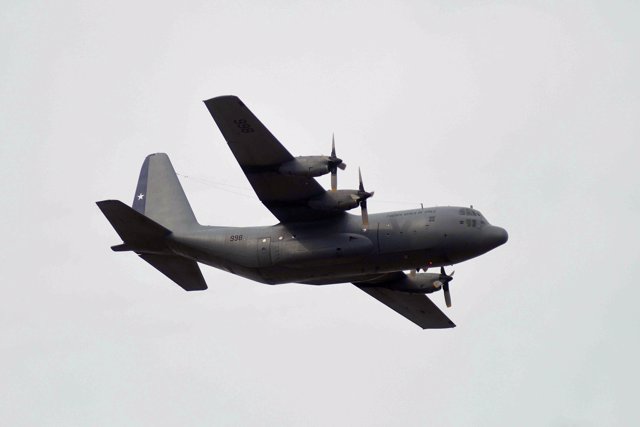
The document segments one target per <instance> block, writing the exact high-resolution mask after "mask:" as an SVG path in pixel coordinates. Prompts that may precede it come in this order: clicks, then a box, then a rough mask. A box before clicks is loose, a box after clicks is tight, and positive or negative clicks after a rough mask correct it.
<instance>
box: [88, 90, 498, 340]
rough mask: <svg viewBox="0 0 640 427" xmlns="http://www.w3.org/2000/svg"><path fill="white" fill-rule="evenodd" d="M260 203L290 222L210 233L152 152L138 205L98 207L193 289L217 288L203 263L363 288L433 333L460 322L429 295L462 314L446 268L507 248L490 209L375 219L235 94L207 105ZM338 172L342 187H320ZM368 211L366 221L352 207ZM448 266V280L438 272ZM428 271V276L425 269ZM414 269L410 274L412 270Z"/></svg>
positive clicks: (262, 278)
mask: <svg viewBox="0 0 640 427" xmlns="http://www.w3.org/2000/svg"><path fill="white" fill-rule="evenodd" d="M204 103H205V105H206V107H207V108H208V109H209V112H210V113H211V116H213V119H214V120H215V122H216V124H217V125H218V127H219V128H220V131H221V132H222V135H223V136H224V138H225V139H226V140H227V143H228V145H229V148H231V151H232V152H233V155H234V156H235V158H236V160H237V161H238V163H239V164H240V167H241V168H242V170H243V172H244V173H245V175H246V176H247V179H248V180H249V183H250V184H251V186H252V187H253V189H254V190H255V192H256V194H257V195H258V198H259V199H260V201H261V202H262V203H263V204H264V205H265V206H266V207H267V209H269V210H270V211H271V213H273V215H274V216H275V217H276V218H277V219H278V220H279V221H280V222H279V223H278V224H276V225H273V226H270V227H215V226H203V225H200V224H199V223H198V222H197V220H196V217H195V216H194V214H193V211H192V210H191V207H190V206H189V202H188V201H187V197H186V195H185V193H184V191H183V189H182V186H181V185H180V182H179V180H178V178H177V176H176V173H175V171H174V169H173V166H172V165H171V162H170V161H169V157H168V156H167V155H166V154H163V153H157V154H151V155H149V156H147V158H146V159H145V161H144V163H143V164H142V169H141V171H140V178H139V180H138V186H137V187H136V193H135V197H134V199H133V206H132V207H129V206H127V205H125V204H124V203H122V202H120V201H118V200H104V201H100V202H97V204H98V207H99V208H100V209H101V210H102V212H103V214H104V215H105V216H106V217H107V219H108V220H109V222H110V223H111V225H112V226H113V227H114V228H115V230H116V232H117V233H118V235H119V236H120V238H121V239H122V240H123V242H124V243H122V244H119V245H116V246H113V247H112V249H113V250H114V251H116V252H119V251H133V252H135V253H136V254H138V255H139V256H140V258H142V259H143V260H145V261H146V262H148V263H149V264H151V265H152V266H153V267H155V268H156V269H157V270H159V271H160V272H161V273H163V274H164V275H166V276H167V277H168V278H169V279H171V280H173V281H174V282H175V283H177V284H178V285H179V286H181V287H182V288H183V289H185V290H187V291H196V290H204V289H207V284H206V283H205V280H204V278H203V276H202V273H201V271H200V268H199V266H198V263H203V264H207V265H210V266H212V267H216V268H220V269H222V270H226V271H228V272H229V273H232V274H237V275H239V276H242V277H245V278H248V279H251V280H255V281H258V282H261V283H266V284H271V285H274V284H280V283H289V282H297V283H303V284H309V285H328V284H334V283H348V282H351V283H353V284H354V285H355V286H356V287H358V288H359V289H361V290H363V291H364V292H366V293H367V294H369V295H371V296H372V297H374V298H375V299H377V300H378V301H380V302H382V303H383V304H386V305H387V306H389V307H390V308H392V309H393V310H395V311H396V312H398V313H399V314H401V315H402V316H404V317H406V318H407V319H409V320H411V321H412V322H414V323H415V324H417V325H418V326H420V327H422V328H423V329H428V328H429V329H430V328H451V327H454V326H455V325H454V324H453V322H452V321H451V320H449V318H448V317H447V316H446V315H445V314H444V313H443V312H442V311H441V310H440V309H439V308H438V307H437V306H436V305H435V304H434V303H433V302H432V301H431V300H430V299H429V298H428V297H427V296H426V294H429V293H432V292H435V291H439V290H440V289H442V291H443V294H444V297H445V302H446V305H447V306H451V298H450V293H449V282H450V281H451V280H452V278H453V277H452V276H453V273H451V274H447V273H446V272H445V270H444V266H446V265H452V264H455V263H460V262H462V261H466V260H468V259H471V258H474V257H477V256H479V255H482V254H484V253H486V252H488V251H490V250H492V249H494V248H496V247H498V246H500V245H502V244H503V243H505V242H506V241H507V238H508V236H507V232H506V231H505V230H504V229H502V228H500V227H496V226H493V225H491V224H490V223H489V221H488V220H487V219H486V218H485V217H484V215H482V214H481V213H480V212H479V211H477V210H476V209H473V208H466V207H430V208H420V209H412V210H405V211H396V212H385V213H377V214H372V215H370V216H369V214H368V212H367V199H369V198H370V197H371V196H373V192H367V191H365V189H364V185H363V183H362V176H361V175H360V174H359V175H360V186H359V188H358V189H353V190H338V189H337V169H344V168H345V166H346V165H345V164H344V163H343V162H342V160H341V159H340V158H338V157H336V153H335V144H334V145H333V148H332V152H331V155H330V156H303V157H293V156H292V155H291V154H290V153H289V152H288V151H287V150H286V149H285V148H284V147H283V146H282V144H280V142H279V141H278V140H277V139H276V138H275V137H274V136H273V135H272V134H271V132H269V130H267V128H266V127H265V126H264V125H263V124H262V123H261V122H260V121H259V120H258V119H257V118H256V116H254V115H253V113H252V112H251V111H249V109H248V108H247V107H246V106H245V104H244V103H243V102H242V101H241V100H240V99H239V98H237V97H235V96H221V97H217V98H212V99H209V100H208V101H205V102H204ZM329 173H330V174H331V189H330V190H325V189H324V188H322V187H321V186H320V184H319V183H318V182H317V181H316V180H315V179H314V177H316V176H321V175H325V174H329ZM358 206H359V207H360V209H361V215H360V216H357V215H352V214H349V213H347V212H346V211H348V210H350V209H353V208H355V207H358ZM432 267H433V268H436V267H440V271H439V272H436V273H428V272H427V269H429V268H432ZM421 270H422V271H423V272H420V271H421ZM405 271H408V272H409V273H408V274H407V273H405Z"/></svg>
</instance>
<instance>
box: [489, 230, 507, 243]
mask: <svg viewBox="0 0 640 427" xmlns="http://www.w3.org/2000/svg"><path fill="white" fill-rule="evenodd" d="M489 240H490V241H491V246H492V247H494V248H496V247H498V246H500V245H504V244H505V243H507V240H509V233H507V230H505V229H504V228H502V227H496V226H491V229H490V230H489Z"/></svg>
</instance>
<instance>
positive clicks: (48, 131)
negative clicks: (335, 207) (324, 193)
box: [0, 0, 640, 426]
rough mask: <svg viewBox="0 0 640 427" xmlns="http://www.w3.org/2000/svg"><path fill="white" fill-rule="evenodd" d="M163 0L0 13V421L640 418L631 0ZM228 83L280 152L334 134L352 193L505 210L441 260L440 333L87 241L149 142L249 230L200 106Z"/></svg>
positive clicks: (639, 133)
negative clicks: (171, 272) (153, 262)
mask: <svg viewBox="0 0 640 427" xmlns="http://www.w3.org/2000/svg"><path fill="white" fill-rule="evenodd" d="M183 3H184V5H180V6H178V5H177V4H173V5H168V3H166V2H165V3H162V2H152V1H147V2H130V1H110V2H83V1H57V2H45V1H6V2H4V3H3V5H2V7H1V9H0V54H1V58H2V59H0V139H1V141H0V142H1V144H0V159H2V167H1V168H0V179H1V181H2V183H3V185H2V189H3V191H2V198H1V199H0V208H1V209H2V215H1V216H0V232H1V235H2V238H3V244H2V249H0V251H1V257H0V271H1V272H2V273H1V276H0V277H1V278H2V296H1V297H0V316H1V322H0V359H1V361H2V363H1V364H0V384H1V385H0V422H1V423H2V424H3V425H17V426H19V425H25V426H26V425H65V426H67V425H104V426H113V425H136V426H137V425H153V426H158V425H380V426H383V425H407V426H422V425H437V426H467V425H492V426H493V425H529V426H539V425H553V426H573V425H580V426H585V425H592V426H600V425H616V426H619V425H637V424H638V423H640V416H639V415H638V409H637V385H638V382H639V381H640V374H639V371H638V368H637V363H638V360H640V339H639V327H640V315H639V314H638V309H637V305H638V303H637V301H638V300H639V299H640V290H639V288H638V286H639V282H640V274H639V272H640V271H639V270H640V269H639V266H638V258H639V257H638V243H637V242H638V239H639V238H640V225H639V224H640V221H638V220H637V217H638V214H639V212H640V193H639V191H638V182H639V181H640V180H639V178H640V172H639V171H638V159H639V158H640V149H639V148H638V140H639V137H640V125H639V123H640V121H639V120H638V113H639V112H640V83H639V80H638V76H639V75H640V56H639V52H640V30H639V29H638V28H639V27H638V23H639V22H640V3H638V2H631V1H629V2H622V1H595V2H594V1H574V2H571V1H553V2H531V1H521V2H504V1H482V2H479V1H462V2H452V1H415V2H410V1H403V2H399V1H397V2H393V4H391V3H392V2H379V1H361V2H357V1H353V2H339V1H335V2H334V1H330V2H311V1H306V2H289V1H271V2H257V1H256V2H248V1H237V0H234V1H228V2H226V1H225V2H221V1H200V2H183ZM226 94H235V95H238V96H240V97H241V98H242V99H243V100H244V101H245V103H246V104H247V105H248V106H249V108H251V109H252V110H253V111H254V113H255V114H256V115H257V116H258V117H259V118H260V119H261V120H262V121H263V122H264V123H265V124H266V125H267V127H269V128H270V129H271V131H272V132H273V133H274V134H275V135H276V136H277V137H278V138H279V139H280V140H281V141H282V142H283V143H284V144H285V145H286V146H287V147H288V148H289V150H290V151H291V152H292V153H294V154H295V155H304V154H320V153H328V151H329V149H330V143H331V134H332V132H335V134H336V142H337V147H338V154H339V155H340V156H341V157H342V158H343V159H345V161H346V162H347V163H348V164H349V168H348V169H347V170H346V171H345V172H344V173H342V175H341V182H340V183H341V185H342V186H355V185H356V183H357V167H358V166H360V167H362V171H363V176H364V180H365V183H366V186H367V189H371V190H375V192H376V195H375V197H374V198H373V199H372V200H371V201H370V203H369V209H370V211H372V212H380V211H387V210H397V209H408V208H412V207H415V206H419V204H420V203H424V204H425V206H433V205H468V204H473V205H474V207H476V208H479V209H480V210H481V211H482V212H483V213H484V214H485V215H486V216H487V217H488V219H489V220H490V221H491V222H492V223H494V224H497V225H500V226H503V227H505V228H506V229H507V230H508V231H509V236H510V240H509V242H508V243H507V244H506V245H505V246H502V247H500V248H498V249H496V250H494V251H493V252H491V253H489V254H487V255H485V256H482V257H480V258H477V259H475V260H472V261H469V262H466V263H463V264H460V265H456V266H455V269H456V280H455V282H454V283H453V285H452V296H453V303H454V306H453V308H451V309H448V310H446V312H447V314H448V315H449V316H450V317H451V318H452V319H453V320H454V321H455V322H456V323H457V324H458V327H457V328H455V329H453V330H444V331H421V330H420V329H419V328H417V327H416V326H415V325H413V324H411V323H410V322H408V321H407V320H406V319H404V318H402V317H401V316H398V315H397V314H395V313H394V312H392V311H391V310H389V309H388V308H387V307H385V306H383V305H381V304H379V303H377V302H376V301H374V300H373V299H372V298H370V297H369V296H367V295H366V294H364V293H362V292H360V291H358V290H357V289H355V288H354V287H353V286H351V285H335V286H326V287H305V286H303V285H281V286H274V287H269V286H265V285H260V284H257V283H252V282H249V281H247V280H245V279H242V278H238V277H235V276H232V275H230V274H228V273H225V272H222V271H217V270H214V269H212V268H209V267H203V271H204V275H205V278H206V279H207V282H208V283H209V287H210V289H209V290H208V291H206V292H203V293H186V292H183V291H182V290H181V289H180V288H178V287H177V286H175V285H173V284H172V283H171V282H170V281H169V280H168V279H166V278H165V277H164V276H162V275H161V274H160V273H158V272H157V271H155V270H154V269H153V268H151V267H150V266H148V265H147V264H145V263H143V262H141V261H140V260H138V259H137V257H136V256H134V255H132V254H116V253H112V252H111V251H110V250H109V246H110V245H113V244H117V243H119V242H120V241H119V239H118V237H117V235H116V233H115V232H114V231H113V229H112V228H111V226H110V225H109V224H108V222H107V221H106V220H105V218H104V217H103V216H102V215H101V213H100V211H99V210H98V209H97V207H96V206H95V204H94V202H95V201H96V200H102V199H107V198H117V199H121V200H123V201H125V202H127V203H130V201H131V199H132V197H133V192H134V189H135V184H136V179H137V176H138V172H139V168H140V165H141V163H142V160H143V159H144V156H145V155H147V154H149V153H152V152H167V153H168V154H169V156H170V157H171V159H172V161H173V164H174V166H175V168H176V170H177V171H178V172H179V173H181V174H183V175H188V176H192V177H194V178H192V179H187V178H184V179H183V180H182V181H183V185H184V187H185V190H186V192H187V195H188V197H189V199H190V201H191V204H192V206H193V207H194V210H195V212H196V215H197V217H198V219H199V221H200V222H201V223H205V224H211V225H267V224H272V223H275V218H274V217H272V216H271V214H270V213H269V211H268V210H267V209H266V208H264V207H263V206H262V205H261V204H260V202H259V201H258V200H257V198H256V197H255V196H254V195H253V193H252V192H251V189H250V187H249V185H248V183H247V181H246V179H245V177H244V175H243V174H242V172H241V170H240V168H239V167H238V165H237V164H236V163H235V160H234V158H233V156H232V155H231V152H230V151H229V149H228V147H227V145H226V143H225V142H224V140H223V138H222V136H221V135H220V133H219V131H218V129H217V127H216V126H215V124H214V122H213V120H212V119H211V117H210V115H209V113H208V112H207V110H206V108H205V107H204V105H203V104H202V102H201V101H202V100H203V99H208V98H210V97H213V96H218V95H226ZM321 182H322V183H323V184H324V185H327V186H328V185H329V181H328V178H327V177H323V178H321ZM434 300H435V302H436V303H437V304H438V305H439V306H440V307H443V306H444V304H443V301H442V295H440V294H436V295H434Z"/></svg>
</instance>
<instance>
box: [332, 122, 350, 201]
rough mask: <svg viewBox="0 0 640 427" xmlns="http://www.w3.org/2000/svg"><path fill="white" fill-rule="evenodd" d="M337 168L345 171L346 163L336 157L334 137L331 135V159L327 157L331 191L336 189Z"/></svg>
mask: <svg viewBox="0 0 640 427" xmlns="http://www.w3.org/2000/svg"><path fill="white" fill-rule="evenodd" d="M338 168H340V169H342V170H345V169H346V168H347V165H346V163H344V162H343V161H342V159H340V158H339V157H336V137H335V135H331V157H329V172H331V191H336V190H337V189H338Z"/></svg>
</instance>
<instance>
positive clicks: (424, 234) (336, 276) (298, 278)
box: [169, 207, 508, 285]
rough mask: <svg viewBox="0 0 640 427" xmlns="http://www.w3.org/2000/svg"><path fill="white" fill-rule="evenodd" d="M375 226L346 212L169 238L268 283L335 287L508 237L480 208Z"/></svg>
mask: <svg viewBox="0 0 640 427" xmlns="http://www.w3.org/2000/svg"><path fill="white" fill-rule="evenodd" d="M369 224H370V225H369V229H367V230H363V228H362V222H361V218H360V217H359V216H356V215H352V214H348V213H345V214H343V215H339V216H338V217H336V218H333V219H327V220H323V221H313V222H300V223H287V224H277V225H273V226H268V227H210V226H198V227H195V228H191V229H189V230H188V231H183V232H180V233H174V234H172V235H171V236H170V237H169V247H170V248H171V249H172V251H173V252H175V253H177V254H179V255H182V256H185V257H187V258H190V259H193V260H195V261H198V262H201V263H204V264H207V265H210V266H212V267H216V268H220V269H222V270H226V271H228V272H230V273H233V274H237V275H239V276H242V277H246V278H248V279H251V280H255V281H258V282H262V283H267V284H280V283H288V282H298V283H306V284H316V285H321V284H332V283H344V282H357V281H362V280H369V279H372V278H375V277H376V276H378V275H381V274H384V273H390V272H395V271H400V270H410V269H420V268H422V269H426V268H429V267H437V266H443V265H451V264H456V263H460V262H462V261H466V260H468V259H471V258H474V257H477V256H479V255H482V254H484V253H486V252H488V251H490V250H491V249H493V248H495V247H497V246H500V245H501V244H503V243H505V242H506V241H507V238H508V236H507V232H506V231H505V230H504V229H502V228H500V227H496V226H493V225H491V224H489V222H488V221H487V220H486V219H485V218H484V216H482V214H480V212H478V211H477V210H475V209H470V208H463V207H433V208H421V209H414V210H405V211H396V212H385V213H379V214H372V215H370V217H369Z"/></svg>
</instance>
